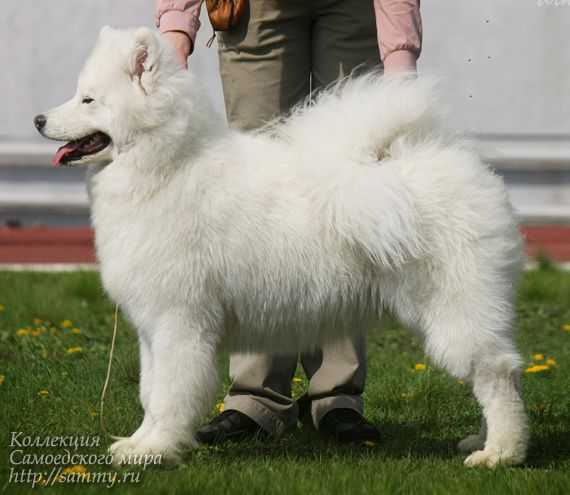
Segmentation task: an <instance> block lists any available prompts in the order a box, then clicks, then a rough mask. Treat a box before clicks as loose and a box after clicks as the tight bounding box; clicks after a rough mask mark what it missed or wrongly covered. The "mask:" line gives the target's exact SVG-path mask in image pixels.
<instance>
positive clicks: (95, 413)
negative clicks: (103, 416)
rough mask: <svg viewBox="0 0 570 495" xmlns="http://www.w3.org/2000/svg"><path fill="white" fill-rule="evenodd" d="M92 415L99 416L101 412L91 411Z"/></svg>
mask: <svg viewBox="0 0 570 495" xmlns="http://www.w3.org/2000/svg"><path fill="white" fill-rule="evenodd" d="M91 416H93V417H94V418H95V417H97V416H99V413H98V412H97V411H91Z"/></svg>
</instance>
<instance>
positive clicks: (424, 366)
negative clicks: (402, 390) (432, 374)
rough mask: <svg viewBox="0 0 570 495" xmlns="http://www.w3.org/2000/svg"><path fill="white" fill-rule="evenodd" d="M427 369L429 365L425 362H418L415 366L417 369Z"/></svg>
mask: <svg viewBox="0 0 570 495" xmlns="http://www.w3.org/2000/svg"><path fill="white" fill-rule="evenodd" d="M426 369H427V365H426V364H424V363H416V364H415V366H414V370H415V371H425V370H426Z"/></svg>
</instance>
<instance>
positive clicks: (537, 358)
mask: <svg viewBox="0 0 570 495" xmlns="http://www.w3.org/2000/svg"><path fill="white" fill-rule="evenodd" d="M532 359H533V360H535V361H544V354H533V355H532Z"/></svg>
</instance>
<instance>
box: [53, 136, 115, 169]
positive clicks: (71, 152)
mask: <svg viewBox="0 0 570 495" xmlns="http://www.w3.org/2000/svg"><path fill="white" fill-rule="evenodd" d="M109 144H111V138H110V137H109V136H107V134H105V133H103V132H95V133H93V134H89V135H88V136H85V137H83V138H81V139H76V140H74V141H70V142H69V143H67V144H64V145H63V146H62V147H61V148H59V149H58V150H57V152H56V154H55V156H54V157H53V160H52V164H53V166H54V167H59V166H60V165H61V164H66V163H68V162H73V161H77V160H81V158H83V157H84V156H87V155H94V154H95V153H99V152H100V151H103V150H104V149H105V148H106V147H107V146H109Z"/></svg>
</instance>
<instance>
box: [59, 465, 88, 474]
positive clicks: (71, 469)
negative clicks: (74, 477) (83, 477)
mask: <svg viewBox="0 0 570 495" xmlns="http://www.w3.org/2000/svg"><path fill="white" fill-rule="evenodd" d="M63 472H64V473H88V472H89V470H88V469H87V468H86V467H85V466H84V465H83V464H75V465H74V466H67V467H66V468H65V469H64V470H63Z"/></svg>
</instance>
